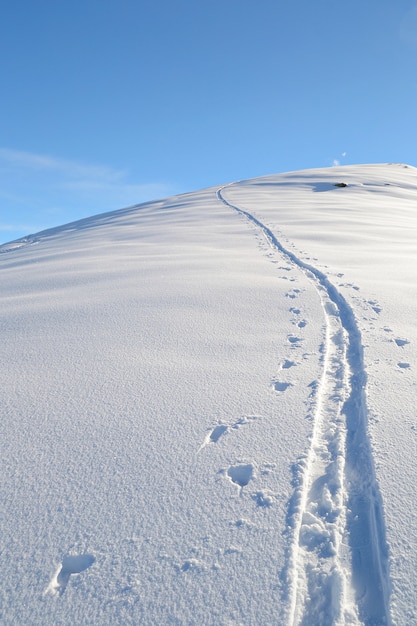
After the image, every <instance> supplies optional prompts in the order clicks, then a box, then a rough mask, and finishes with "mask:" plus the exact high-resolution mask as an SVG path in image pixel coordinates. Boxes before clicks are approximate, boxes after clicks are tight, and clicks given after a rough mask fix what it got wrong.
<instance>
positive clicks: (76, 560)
mask: <svg viewBox="0 0 417 626" xmlns="http://www.w3.org/2000/svg"><path fill="white" fill-rule="evenodd" d="M94 561H95V558H94V557H93V555H92V554H78V555H70V554H68V555H67V556H64V558H63V559H62V563H61V565H60V566H59V567H58V569H57V570H56V572H55V574H54V576H53V578H52V580H51V582H50V583H49V585H48V587H47V589H46V591H45V594H47V593H50V594H52V595H55V596H62V594H63V593H64V591H65V589H66V588H67V585H68V581H69V579H70V576H71V574H80V573H81V572H84V570H86V569H88V568H89V567H90V566H91V565H92V564H93V563H94Z"/></svg>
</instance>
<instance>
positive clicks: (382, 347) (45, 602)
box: [0, 164, 417, 626]
mask: <svg viewBox="0 0 417 626" xmlns="http://www.w3.org/2000/svg"><path fill="white" fill-rule="evenodd" d="M416 206H417V170H416V169H415V168H412V167H409V166H405V165H399V164H387V165H363V166H346V167H335V168H330V169H321V170H306V171H301V172H290V173H288V174H281V175H274V176H267V177H264V178H258V179H253V180H249V181H241V182H236V183H233V184H230V185H224V186H222V187H218V188H210V189H206V190H202V191H200V192H194V193H190V194H186V195H182V196H176V197H172V198H168V199H166V200H161V201H158V202H153V203H147V204H143V205H139V206H135V207H130V208H128V209H123V210H120V211H115V212H112V213H106V214H103V215H98V216H94V217H91V218H88V219H85V220H81V221H79V222H75V223H72V224H68V225H65V226H62V227H60V228H55V229H51V230H48V231H43V232H41V233H38V234H34V235H30V236H28V237H25V238H23V239H21V240H18V241H15V242H11V243H9V244H5V245H3V246H0V277H1V286H2V289H1V291H2V307H1V313H0V322H1V329H2V362H3V376H2V385H1V392H2V397H1V400H2V401H1V412H2V419H1V429H2V433H1V434H2V436H1V465H2V487H1V495H2V503H3V506H2V507H1V513H0V515H1V518H0V519H1V531H2V532H1V554H2V580H1V583H0V623H2V624H7V625H9V624H10V625H11V624H33V625H48V624H51V625H52V624H53V625H61V624H62V625H67V624H80V625H81V624H89V625H93V624H94V625H95V624H97V625H100V626H102V625H107V624H108V625H110V624H149V625H152V624H155V625H161V624H177V625H191V624H195V625H207V626H223V625H224V626H230V625H232V624H234V625H241V624H243V625H245V626H246V625H247V626H250V625H256V626H257V625H260V624H262V626H269V625H271V626H272V625H276V624H288V625H289V626H307V625H308V626H316V625H317V626H326V625H333V624H334V625H337V626H341V625H360V624H363V625H365V626H378V625H392V624H398V625H400V624H417V608H416V604H415V588H416V586H417V568H416V567H415V564H416V562H417V536H416V535H417V530H416V525H415V523H414V511H415V510H416V508H417V495H416V493H415V490H414V484H415V482H416V480H417V470H416V464H415V456H416V444H417V439H416V438H417V421H416V418H415V405H416V400H417V398H416V395H417V394H416V385H415V378H414V370H415V368H416V365H417V354H416V345H417V330H416V325H415V311H416V304H417V297H416V284H417V218H416Z"/></svg>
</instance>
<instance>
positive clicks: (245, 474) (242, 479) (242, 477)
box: [227, 463, 255, 489]
mask: <svg viewBox="0 0 417 626" xmlns="http://www.w3.org/2000/svg"><path fill="white" fill-rule="evenodd" d="M254 469H255V468H254V466H253V465H252V463H248V464H246V465H231V466H230V467H229V469H228V470H227V475H228V477H229V478H230V480H231V481H232V483H234V484H235V485H237V486H238V487H240V488H241V489H242V488H243V487H246V485H247V484H248V483H249V481H250V480H252V478H253V474H254Z"/></svg>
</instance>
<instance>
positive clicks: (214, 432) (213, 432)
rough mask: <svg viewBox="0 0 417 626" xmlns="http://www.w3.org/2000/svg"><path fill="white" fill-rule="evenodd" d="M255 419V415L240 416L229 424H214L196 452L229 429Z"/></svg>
mask: <svg viewBox="0 0 417 626" xmlns="http://www.w3.org/2000/svg"><path fill="white" fill-rule="evenodd" d="M255 419H256V416H250V417H241V418H239V419H238V420H237V421H236V422H235V423H234V424H232V425H231V426H228V425H227V424H218V425H217V426H214V428H211V429H210V431H209V432H208V434H207V435H206V437H205V439H204V441H203V443H202V444H201V446H200V447H199V449H198V450H197V454H198V452H200V450H202V449H203V448H205V447H206V446H208V445H209V444H211V443H217V442H218V441H219V439H220V438H221V437H223V435H227V434H228V433H229V432H230V431H231V430H238V429H239V428H240V427H241V426H244V425H245V424H249V422H251V421H252V420H255Z"/></svg>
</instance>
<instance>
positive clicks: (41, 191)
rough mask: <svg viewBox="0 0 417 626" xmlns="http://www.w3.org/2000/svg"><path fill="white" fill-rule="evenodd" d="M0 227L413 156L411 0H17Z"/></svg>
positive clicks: (6, 74)
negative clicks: (301, 171) (320, 169)
mask: <svg viewBox="0 0 417 626" xmlns="http://www.w3.org/2000/svg"><path fill="white" fill-rule="evenodd" d="M0 53H1V58H2V62H1V65H0V78H1V86H2V97H1V100H0V107H1V116H0V129H1V132H0V241H10V240H12V239H15V238H17V237H20V236H23V235H25V234H29V233H32V232H36V231H38V230H41V229H43V228H48V227H51V226H56V225H59V224H63V223H66V222H69V221H72V220H75V219H79V218H82V217H87V216H89V215H93V214H95V213H101V212H104V211H110V210H114V209H118V208H122V207H125V206H129V205H132V204H136V203H139V202H143V201H146V200H150V199H157V198H159V197H164V196H169V195H172V194H175V193H182V192H187V191H192V190H194V189H199V188H202V187H207V186H211V185H216V184H221V183H224V182H230V181H233V180H238V179H244V178H251V177H255V176H261V175H264V174H265V175H266V174H271V173H276V172H283V171H289V170H297V169H303V168H309V167H326V166H331V165H332V164H334V163H337V162H339V163H340V164H351V163H376V162H387V161H388V162H391V161H394V162H403V163H409V164H411V165H417V156H416V150H417V124H416V122H415V116H416V111H417V73H416V68H417V0H401V2H393V1H392V0H366V2H364V0H351V1H350V2H340V1H338V0H319V1H318V2H311V0H308V1H307V0H299V2H291V1H290V0H287V1H286V2H281V1H280V0H259V1H258V2H255V1H254V0H252V1H250V2H249V1H248V0H161V1H159V2H158V0H72V1H71V2H69V0H60V1H57V0H39V1H37V2H33V0H15V1H14V2H6V3H4V6H3V7H2V15H1V21H0Z"/></svg>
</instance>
